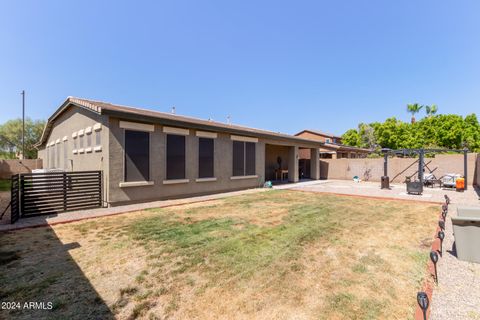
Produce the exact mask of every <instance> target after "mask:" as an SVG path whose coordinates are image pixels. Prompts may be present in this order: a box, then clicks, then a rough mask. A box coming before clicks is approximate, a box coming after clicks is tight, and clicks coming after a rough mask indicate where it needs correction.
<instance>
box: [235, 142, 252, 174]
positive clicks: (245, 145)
mask: <svg viewBox="0 0 480 320" xmlns="http://www.w3.org/2000/svg"><path fill="white" fill-rule="evenodd" d="M235 143H241V144H242V146H243V174H242V175H238V174H236V173H235V157H234V148H235ZM247 144H250V145H252V146H253V170H254V172H253V174H252V173H251V172H248V171H247V169H248V168H247V167H248V166H247ZM257 176H258V175H257V143H256V142H253V141H248V140H246V141H241V140H234V141H232V176H231V179H242V178H250V177H257Z"/></svg>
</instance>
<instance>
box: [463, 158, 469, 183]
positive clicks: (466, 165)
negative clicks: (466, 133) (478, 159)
mask: <svg viewBox="0 0 480 320" xmlns="http://www.w3.org/2000/svg"><path fill="white" fill-rule="evenodd" d="M467 175H468V150H467V149H463V177H464V178H465V187H464V189H465V190H467V188H468V176H467Z"/></svg>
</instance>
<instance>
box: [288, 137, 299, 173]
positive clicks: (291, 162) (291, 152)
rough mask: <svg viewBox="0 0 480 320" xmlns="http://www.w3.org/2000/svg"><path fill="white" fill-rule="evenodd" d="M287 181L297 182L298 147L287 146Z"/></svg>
mask: <svg viewBox="0 0 480 320" xmlns="http://www.w3.org/2000/svg"><path fill="white" fill-rule="evenodd" d="M288 181H289V182H298V147H297V146H292V147H289V148H288Z"/></svg>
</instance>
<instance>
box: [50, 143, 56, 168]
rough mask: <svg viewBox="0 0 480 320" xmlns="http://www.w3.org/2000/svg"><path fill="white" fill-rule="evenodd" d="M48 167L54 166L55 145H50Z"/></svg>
mask: <svg viewBox="0 0 480 320" xmlns="http://www.w3.org/2000/svg"><path fill="white" fill-rule="evenodd" d="M50 160H51V161H50V169H54V168H55V147H54V146H50Z"/></svg>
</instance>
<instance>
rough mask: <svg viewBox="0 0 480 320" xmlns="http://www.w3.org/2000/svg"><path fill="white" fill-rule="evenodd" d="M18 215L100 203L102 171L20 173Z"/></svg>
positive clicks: (31, 214) (44, 212) (97, 205)
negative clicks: (19, 213)
mask: <svg viewBox="0 0 480 320" xmlns="http://www.w3.org/2000/svg"><path fill="white" fill-rule="evenodd" d="M20 193H21V197H20V212H21V217H30V216H36V215H43V214H55V213H60V212H66V211H72V210H80V209H87V208H98V207H101V206H102V202H103V198H102V171H78V172H48V173H25V174H20Z"/></svg>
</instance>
